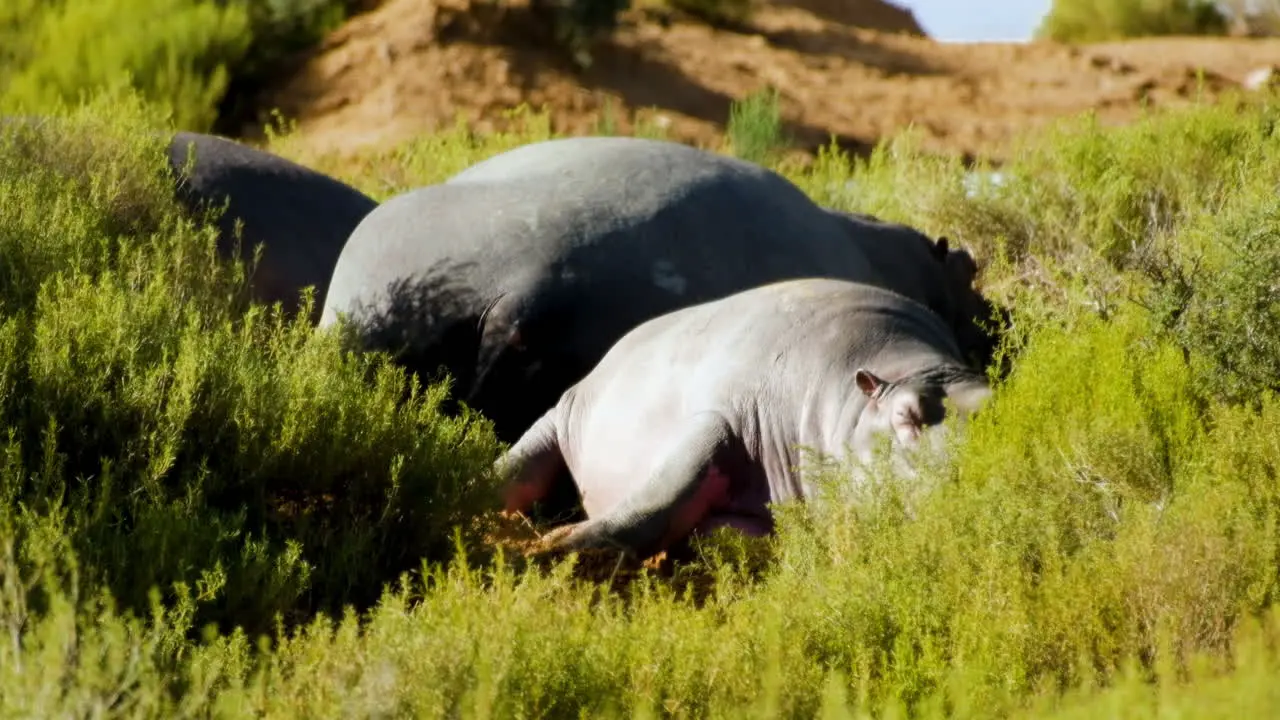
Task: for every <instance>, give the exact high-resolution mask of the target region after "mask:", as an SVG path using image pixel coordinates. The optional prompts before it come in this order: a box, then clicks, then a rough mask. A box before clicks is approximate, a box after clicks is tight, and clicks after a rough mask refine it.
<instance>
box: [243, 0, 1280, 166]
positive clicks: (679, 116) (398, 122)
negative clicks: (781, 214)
mask: <svg viewBox="0 0 1280 720" xmlns="http://www.w3.org/2000/svg"><path fill="white" fill-rule="evenodd" d="M854 6H857V7H854ZM876 8H879V11H878V13H877V12H876V11H875V9H876ZM842 13H843V14H842ZM851 18H860V19H862V20H864V21H867V22H872V23H879V24H881V26H882V27H886V28H890V29H892V30H894V31H895V32H886V31H883V30H869V29H866V28H864V27H855V26H853V25H851V24H850V22H849V21H850V19H851ZM864 24H865V23H864ZM1276 57H1280V41H1278V40H1259V39H1238V38H1215V39H1192V38H1172V39H1154V40H1139V41H1131V42H1124V43H1108V44H1099V45H1091V46H1081V47H1074V46H1068V45H1061V44H1056V43H1032V44H1016V43H983V44H950V43H938V42H934V41H932V40H930V39H928V38H927V37H924V36H923V34H922V33H921V32H920V30H919V26H918V25H917V24H916V23H915V20H914V18H912V17H911V15H910V13H907V12H905V11H900V10H896V8H894V7H892V6H888V5H884V4H883V3H876V2H868V1H867V0H860V2H844V3H842V2H840V0H782V1H781V2H777V3H775V4H771V5H766V6H763V7H762V8H761V9H760V10H759V11H758V12H757V14H756V15H755V17H754V18H753V19H752V21H751V27H750V28H748V29H746V30H745V31H729V30H723V29H716V28H712V27H709V26H707V25H705V24H703V23H700V22H697V21H691V20H685V19H681V18H679V17H675V16H673V15H671V14H670V13H665V12H659V11H656V10H653V9H652V8H649V9H639V10H633V11H631V12H629V13H628V14H627V15H626V17H625V19H624V23H623V26H622V27H621V28H620V30H619V31H618V33H617V35H616V38H615V40H614V41H613V42H612V43H611V44H610V45H608V46H606V47H603V48H600V49H599V50H598V51H597V52H596V60H595V63H594V64H593V66H592V67H591V68H590V69H589V70H587V71H585V72H581V73H576V72H574V71H573V70H572V68H571V67H569V65H568V64H567V63H566V62H564V60H563V59H562V58H561V57H560V56H559V55H558V54H557V53H555V52H554V51H552V50H550V49H549V48H548V43H547V40H546V37H545V33H542V32H541V31H540V30H539V26H538V25H537V24H536V23H534V22H533V21H532V19H531V16H530V14H529V12H528V9H527V7H524V6H522V5H520V4H507V5H504V6H499V5H497V4H495V3H493V2H487V1H485V0H390V2H387V3H386V4H384V5H383V6H382V7H380V8H378V9H377V10H374V11H371V12H368V13H365V14H363V15H360V16H358V17H356V18H354V19H352V20H351V21H350V22H349V23H347V24H346V25H345V26H344V27H342V28H340V29H339V30H337V31H336V32H334V33H333V34H332V35H331V36H330V37H329V38H328V39H327V40H326V41H325V42H324V44H323V45H322V46H321V47H320V48H319V49H317V50H316V51H314V52H313V53H311V54H310V55H309V56H308V57H306V58H304V59H303V61H302V62H301V64H300V66H299V68H298V69H297V71H296V72H294V73H292V74H290V75H289V76H288V77H286V78H284V79H283V80H282V81H281V82H280V83H279V84H278V85H277V86H275V87H273V88H271V89H269V90H268V91H267V92H266V93H265V94H264V96H263V98H262V101H261V103H260V106H261V107H264V108H269V107H277V108H279V109H280V110H281V111H282V112H283V113H284V114H285V115H286V116H287V117H290V118H294V119H296V120H297V121H298V124H299V128H300V129H301V131H302V133H303V135H304V138H305V142H306V143H307V144H308V146H310V147H313V148H314V149H316V150H319V151H321V152H322V153H326V154H327V153H329V152H337V153H338V154H346V152H351V151H357V150H359V149H360V148H363V147H368V146H370V145H375V146H386V145H388V144H391V143H394V142H396V141H398V140H401V139H403V138H405V137H406V136H409V135H412V134H416V133H421V132H425V131H431V130H435V129H439V128H441V127H447V126H450V125H452V124H453V122H454V121H455V117H456V116H459V115H460V116H462V117H465V118H467V119H468V120H469V121H470V122H471V123H472V124H473V126H474V127H475V128H477V129H478V130H482V131H483V130H493V129H498V128H502V127H504V126H505V123H506V122H507V121H506V120H505V119H504V111H506V110H508V109H511V108H513V107H515V106H518V105H519V104H521V103H529V104H530V105H533V106H535V107H537V106H545V107H547V108H549V110H550V114H551V120H552V126H553V128H554V129H555V130H556V131H558V132H563V133H569V134H582V133H588V132H592V131H593V129H594V128H596V127H597V123H598V122H599V120H600V117H601V115H602V111H603V110H604V107H605V103H606V100H607V99H611V100H612V103H613V107H614V110H615V114H616V117H617V126H618V128H619V130H621V131H623V132H630V131H631V130H632V129H633V127H634V121H635V119H637V118H643V119H645V120H647V121H649V122H651V123H656V124H658V125H659V126H662V127H664V128H665V129H666V131H667V133H668V136H670V137H672V138H673V139H676V140H680V141H684V142H689V143H692V144H696V145H702V146H708V145H711V144H713V143H716V142H718V138H719V137H720V134H721V132H722V130H723V127H724V124H725V122H726V121H727V119H728V114H729V105H730V102H731V101H733V100H734V99H740V98H742V97H743V96H745V95H746V94H748V93H750V92H752V91H755V90H757V89H760V88H762V87H764V86H765V85H766V84H768V85H772V86H774V87H776V88H778V89H779V91H780V95H781V102H782V107H783V114H784V119H785V120H786V122H787V130H788V131H789V132H790V133H791V135H792V136H793V137H794V138H795V139H796V140H797V142H798V145H799V146H800V147H801V148H804V149H809V150H812V149H814V148H816V147H817V146H818V145H821V144H824V143H825V142H826V141H827V140H828V138H830V137H831V136H832V135H834V136H835V137H836V138H838V140H839V142H840V143H841V144H842V145H843V146H845V147H846V148H847V149H849V150H851V151H855V152H859V151H865V150H866V149H868V148H869V147H870V146H871V145H873V144H874V143H875V142H876V141H877V140H879V139H881V138H883V137H885V136H887V135H889V134H892V133H894V132H895V131H898V130H900V129H902V128H904V127H906V126H907V125H909V124H915V125H916V126H917V127H918V128H920V129H921V130H923V133H924V142H925V145H926V147H927V148H928V149H930V150H934V151H939V152H948V153H958V154H961V155H963V156H966V157H974V156H985V157H989V158H992V159H994V160H997V161H999V160H1002V159H1004V158H1005V157H1006V153H1007V152H1008V145H1009V140H1010V139H1011V137H1012V136H1013V135H1014V134H1016V133H1018V132H1020V131H1022V130H1025V129H1028V128H1035V127H1039V126H1042V125H1044V124H1045V123H1047V122H1050V121H1052V120H1054V119H1056V118H1060V117H1062V116H1065V115H1073V114H1077V113H1080V112H1083V111H1087V110H1093V111H1096V112H1097V115H1098V117H1099V118H1100V120H1101V121H1102V122H1104V123H1123V122H1127V121H1130V120H1132V119H1133V118H1134V117H1135V116H1136V114H1137V113H1138V112H1139V110H1140V108H1141V106H1142V104H1143V103H1147V104H1149V105H1151V106H1155V107H1167V106H1175V105H1179V104H1185V103H1188V102H1190V101H1192V100H1193V99H1194V97H1195V95H1196V91H1197V82H1196V69H1197V68H1203V69H1204V70H1205V71H1206V72H1205V76H1206V80H1205V85H1204V90H1205V92H1206V93H1207V94H1209V95H1210V96H1212V95H1216V94H1218V93H1221V92H1223V91H1225V90H1229V89H1233V88H1236V87H1238V86H1239V84H1240V82H1241V81H1242V80H1243V79H1244V77H1245V76H1246V75H1247V74H1248V73H1249V71H1251V70H1253V69H1255V68H1257V67H1260V66H1263V65H1266V64H1267V63H1269V62H1272V61H1273V60H1274V58H1276ZM247 134H248V135H250V136H251V137H252V134H253V133H252V131H250V132H249V133H247Z"/></svg>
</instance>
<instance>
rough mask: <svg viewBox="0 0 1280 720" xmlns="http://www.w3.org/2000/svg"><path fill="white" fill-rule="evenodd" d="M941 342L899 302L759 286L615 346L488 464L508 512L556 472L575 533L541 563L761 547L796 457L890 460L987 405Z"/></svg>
mask: <svg viewBox="0 0 1280 720" xmlns="http://www.w3.org/2000/svg"><path fill="white" fill-rule="evenodd" d="M990 392H991V391H990V388H989V386H988V383H987V380H986V377H985V375H983V374H980V373H978V372H976V371H974V370H973V369H971V368H970V367H969V366H968V365H967V364H966V363H965V362H964V360H963V359H962V357H961V355H960V349H959V346H958V345H957V343H956V341H955V338H954V336H953V334H952V332H951V331H950V329H949V328H947V327H946V325H945V324H943V323H942V322H941V321H940V320H939V319H938V318H937V317H936V316H935V315H934V314H933V313H931V312H929V311H928V310H927V309H926V308H925V307H924V306H923V305H920V304H919V303H916V302H914V301H912V300H909V299H907V298H905V297H903V296H901V295H898V294H895V293H892V292H889V291H887V290H883V289H880V288H876V287H872V286H869V285H865V284H859V283H850V282H846V281H842V280H829V279H805V280H790V281H784V282H780V283H773V284H770V285H766V286H763V287H759V288H755V289H751V290H747V291H744V292H741V293H737V294H734V295H731V296H729V297H726V298H723V299H720V300H716V301H713V302H709V303H705V304H701V305H696V306H692V307H688V308H685V309H682V310H678V311H675V312H672V313H670V314H667V315H665V316H662V317H659V318H656V319H653V320H650V321H648V322H646V323H644V324H642V325H640V326H639V327H637V328H636V329H634V330H633V331H631V332H630V333H628V334H627V335H626V336H625V337H623V338H622V339H621V340H620V341H618V343H617V344H616V345H615V346H614V347H613V348H612V349H610V350H609V352H608V353H607V354H606V355H605V357H604V358H603V359H602V360H601V361H600V363H599V365H597V366H596V367H595V368H594V369H592V370H591V372H590V373H588V374H587V376H586V377H585V378H583V379H582V381H581V382H578V383H576V384H575V385H574V386H573V387H571V388H569V389H568V390H567V391H566V392H565V393H564V395H563V396H562V397H561V398H560V401H559V403H557V404H556V405H555V407H553V408H552V409H551V410H549V411H548V412H547V413H546V414H544V415H543V416H542V418H541V419H539V420H538V421H537V422H536V423H534V425H533V426H532V427H531V428H530V429H529V431H528V432H527V433H525V434H524V436H523V437H521V438H520V440H519V441H517V442H516V443H515V444H514V445H513V446H512V447H511V449H510V450H509V451H508V452H507V453H506V454H505V455H504V456H503V457H502V458H500V459H499V460H498V463H497V469H498V472H500V473H501V474H502V475H503V476H504V477H505V478H506V479H507V480H508V484H507V486H506V488H505V504H506V510H507V511H508V512H516V511H525V510H527V509H528V508H529V507H530V506H531V505H532V503H533V502H534V501H536V500H538V499H539V498H540V497H541V496H543V495H544V494H545V493H547V492H548V491H549V490H550V489H551V486H552V484H553V483H554V481H555V479H556V477H557V476H558V475H559V474H560V473H562V472H563V471H564V470H566V469H567V470H568V472H569V473H570V475H571V476H572V478H573V481H574V482H575V484H576V485H577V487H578V490H579V492H580V495H581V500H582V504H583V508H584V509H585V510H586V513H587V518H588V519H587V520H585V521H583V522H580V523H575V524H571V525H567V526H563V527H561V528H557V530H555V531H553V532H552V533H551V534H550V536H549V537H551V538H552V540H551V541H550V546H551V547H553V548H559V549H568V550H578V549H585V548H613V549H621V550H623V551H625V552H629V553H633V554H635V555H638V556H640V557H647V556H650V555H652V554H655V553H657V552H659V551H663V550H666V549H667V548H669V547H671V546H672V545H673V544H675V543H679V542H681V541H683V540H685V539H686V538H687V537H688V536H690V534H692V533H699V532H705V531H709V530H711V529H714V528H715V527H720V526H730V527H736V528H739V529H741V530H743V531H745V532H748V533H752V534H767V533H769V532H771V531H772V528H773V525H772V520H771V515H770V511H769V504H770V503H778V502H783V501H787V500H792V499H804V498H808V497H812V495H813V488H812V487H811V486H810V483H809V482H808V479H807V477H806V473H805V472H804V470H803V469H802V468H801V467H800V463H799V461H800V453H801V449H802V448H809V449H812V450H816V451H819V452H821V453H823V454H825V455H828V456H836V457H843V456H845V452H846V449H851V450H852V451H853V453H854V455H855V456H856V457H857V458H858V459H860V460H866V459H868V458H869V457H870V454H871V452H872V450H873V449H874V448H875V447H877V439H878V438H884V437H886V436H887V437H888V438H889V439H890V441H891V443H892V447H894V448H895V449H896V450H897V451H898V452H899V453H901V452H902V451H904V450H909V449H911V448H913V447H915V446H917V444H919V443H920V442H922V441H923V440H924V439H926V438H925V436H926V435H929V434H930V433H934V432H936V431H937V430H939V429H940V427H943V426H942V425H941V423H942V421H943V420H944V419H945V416H946V412H945V406H944V402H943V401H944V400H950V401H951V404H952V406H953V407H954V408H955V409H956V412H958V413H959V414H961V415H968V414H969V413H972V412H973V411H975V410H976V409H978V408H979V407H980V406H981V405H982V403H983V402H984V401H985V399H986V398H987V397H988V396H989V395H990Z"/></svg>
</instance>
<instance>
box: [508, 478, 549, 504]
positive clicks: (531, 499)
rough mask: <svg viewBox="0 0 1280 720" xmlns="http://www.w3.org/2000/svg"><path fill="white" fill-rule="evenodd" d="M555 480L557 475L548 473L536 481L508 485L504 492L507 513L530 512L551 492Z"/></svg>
mask: <svg viewBox="0 0 1280 720" xmlns="http://www.w3.org/2000/svg"><path fill="white" fill-rule="evenodd" d="M553 480H555V475H552V474H549V473H548V474H544V476H543V477H540V478H536V479H534V480H526V481H524V482H513V483H510V484H508V485H507V487H506V489H505V490H504V491H503V503H504V505H505V512H507V513H515V512H524V511H525V510H528V509H529V507H530V506H531V505H533V504H534V503H535V502H537V501H538V500H540V499H542V498H543V497H544V496H546V494H547V493H548V492H550V490H551V483H552V481H553Z"/></svg>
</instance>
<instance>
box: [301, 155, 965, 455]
mask: <svg viewBox="0 0 1280 720" xmlns="http://www.w3.org/2000/svg"><path fill="white" fill-rule="evenodd" d="M976 270H977V268H976V266H975V265H974V263H973V260H972V258H971V257H970V256H969V255H968V253H966V252H964V251H961V250H954V249H949V248H948V247H947V243H946V242H945V241H940V242H938V243H934V242H933V241H931V240H930V239H929V238H928V237H926V236H924V235H923V234H921V233H919V232H917V231H915V230H913V229H911V228H909V227H906V226H904V225H898V224H892V223H886V222H880V221H878V220H876V219H874V218H870V217H867V216H860V215H853V214H847V213H839V212H834V211H829V210H826V209H824V208H821V207H819V206H818V205H816V204H814V203H813V202H812V201H811V200H810V199H809V198H808V197H807V196H806V195H805V194H804V193H803V192H801V191H800V189H799V188H797V187H796V186H795V185H793V184H792V183H790V182H789V181H787V180H786V179H785V178H783V177H782V176H780V175H778V174H776V173H774V172H772V171H770V170H768V169H766V168H763V167H760V166H758V165H755V164H752V163H747V162H743V161H741V160H737V159H734V158H730V157H725V156H721V155H718V154H714V153H710V152H706V151H703V150H698V149H696V148H692V147H689V146H685V145H681V144H678V143H672V142H663V141H655V140H645V139H638V138H625V137H578V138H570V139H561V140H551V141H546V142H539V143H534V144H530V145H526V146H523V147H520V148H517V149H515V150H512V151H509V152H506V153H503V154H501V155H498V156H495V157H493V158H490V159H489V160H486V161H484V162H481V163H479V164H477V165H475V166H473V167H471V168H469V169H467V170H465V171H463V172H461V173H459V174H458V175H456V176H454V177H452V178H451V179H449V180H448V181H447V182H444V183H442V184H439V185H432V186H428V187H423V188H419V189H416V190H413V191H410V192H406V193H404V194H402V195H399V196H397V197H394V198H392V199H390V200H387V201H386V202H384V203H382V204H381V205H380V206H379V207H378V208H377V209H376V210H374V211H373V212H371V213H369V215H368V216H367V217H365V219H364V220H363V221H362V222H361V223H360V225H359V226H358V227H357V228H356V229H355V231H354V232H353V233H352V234H351V238H350V239H349V240H348V241H347V244H346V247H344V248H343V250H342V254H341V256H340V257H339V259H338V263H337V267H336V268H335V269H334V273H333V279H332V280H331V281H330V283H329V289H328V296H327V299H326V303H325V307H324V313H323V315H322V317H321V320H320V325H321V326H326V325H330V324H332V323H334V322H335V321H336V320H337V318H338V317H339V313H343V314H347V315H348V316H349V318H350V319H351V321H352V327H353V328H355V329H356V330H357V331H358V335H359V337H360V339H361V342H362V343H363V345H364V346H365V347H368V348H375V349H383V350H388V351H390V352H392V353H393V354H394V355H396V356H397V357H398V358H399V361H400V362H401V363H402V364H403V365H405V366H406V367H408V368H409V369H411V370H414V371H416V372H419V373H422V374H424V375H428V376H429V375H431V374H433V373H434V372H435V371H436V370H437V368H439V367H441V366H443V367H445V368H447V369H448V370H449V371H450V373H451V374H452V375H453V377H454V381H455V385H454V388H455V393H456V395H457V396H459V397H462V398H464V399H466V400H467V401H468V402H469V404H470V405H471V406H472V407H474V408H476V409H478V410H480V411H481V412H483V413H484V414H485V415H486V416H487V417H489V418H490V419H491V420H492V421H493V422H494V425H495V427H496V430H497V433H498V435H499V437H500V438H502V439H503V440H504V441H507V442H511V441H513V440H514V439H515V438H517V437H519V436H520V434H521V433H523V432H524V430H525V429H526V428H528V427H529V425H530V424H531V423H533V421H534V420H536V419H537V418H538V417H539V416H540V415H541V414H542V413H543V412H545V411H546V410H547V408H549V407H551V406H552V405H553V404H554V403H555V402H556V399H557V398H559V396H560V394H561V393H563V392H564V390H565V389H566V388H568V387H569V386H570V385H571V384H572V383H574V382H575V381H577V380H578V379H579V378H581V377H582V375H584V374H585V373H586V372H587V371H588V370H589V369H590V368H591V367H592V366H593V365H594V364H595V363H596V362H597V361H598V360H599V359H600V358H601V357H602V356H603V355H604V353H605V352H606V351H607V350H608V349H609V347H610V346H612V345H613V343H614V342H616V341H617V340H618V338H620V337H622V335H623V334H625V333H626V332H627V331H629V330H631V329H632V328H634V327H636V326H637V325H639V324H640V323H642V322H644V321H646V320H648V319H650V318H653V317H657V316H659V315H662V314H664V313H667V312H670V311H672V310H676V309H679V308H682V307H687V306H689V305H693V304H697V303H701V302H705V301H708V300H714V299H717V298H721V297H725V296H726V295H729V294H731V293H734V292H738V291H740V290H745V289H747V288H751V287H756V286H759V285H762V284H765V283H769V282H773V281H777V280H783V279H788V278H798V277H809V276H826V277H833V278H843V279H846V280H856V281H860V282H866V283H870V284H874V285H878V286H881V287H886V288H890V289H893V290H896V291H898V292H900V293H902V294H903V295H906V296H907V297H910V298H913V299H915V300H918V301H920V302H922V303H924V304H925V305H926V306H927V307H929V308H930V309H932V310H934V311H935V312H937V313H938V314H939V316H940V317H942V318H944V320H945V321H946V322H947V323H948V324H950V325H952V326H953V327H956V328H958V329H957V335H958V336H960V337H962V338H965V339H966V340H967V341H968V342H967V343H966V345H967V347H965V350H966V351H972V350H976V354H977V355H979V356H982V355H983V354H984V353H985V354H986V355H987V356H989V354H990V338H989V337H987V336H985V335H983V334H982V333H981V332H980V331H978V329H977V328H976V326H975V325H974V318H975V316H982V317H985V311H983V310H981V309H980V310H977V311H975V310H974V308H985V307H987V306H986V305H985V304H984V303H985V301H984V300H983V299H982V298H981V297H980V296H979V295H978V294H977V292H976V291H975V290H974V289H973V287H972V281H973V274H974V273H975V272H976Z"/></svg>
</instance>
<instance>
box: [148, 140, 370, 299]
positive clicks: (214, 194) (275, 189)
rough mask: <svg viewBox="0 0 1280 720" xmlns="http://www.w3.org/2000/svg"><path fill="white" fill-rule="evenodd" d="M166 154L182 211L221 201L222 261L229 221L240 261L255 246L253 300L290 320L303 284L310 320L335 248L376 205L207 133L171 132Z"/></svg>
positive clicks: (321, 177)
mask: <svg viewBox="0 0 1280 720" xmlns="http://www.w3.org/2000/svg"><path fill="white" fill-rule="evenodd" d="M188 153H190V157H191V164H190V165H189V166H188V165H187V163H188V157H189V155H188ZM168 155H169V167H170V170H171V171H172V173H173V178H174V182H175V188H176V191H177V197H178V199H179V200H180V201H181V202H182V203H183V204H184V205H185V206H186V207H187V208H188V209H189V210H191V211H193V212H201V211H203V210H204V209H205V208H208V207H215V208H219V207H222V205H223V203H226V211H225V212H223V213H222V214H221V215H220V216H219V217H218V220H217V226H218V230H219V249H220V250H221V251H222V253H223V255H224V256H228V257H229V256H230V254H231V252H232V249H233V247H234V241H235V239H236V237H237V236H236V234H235V228H236V224H237V222H240V223H243V228H242V235H241V236H240V239H241V246H240V256H241V258H242V259H243V260H245V261H249V260H251V259H252V258H253V253H254V249H255V248H256V247H257V246H258V245H262V246H263V249H262V258H261V260H260V262H259V264H258V266H257V269H256V272H255V274H254V275H253V277H252V278H251V280H250V286H251V293H252V295H253V298H254V299H255V300H257V301H259V302H263V303H274V302H279V303H281V305H282V306H283V308H284V309H285V311H286V312H288V313H290V314H293V313H295V312H296V311H297V310H298V304H299V299H300V297H301V293H302V289H303V288H305V287H307V286H311V287H314V288H315V308H314V313H313V318H312V319H313V320H314V319H317V318H318V316H319V313H320V309H321V308H322V307H323V306H324V293H325V290H326V289H327V288H328V286H329V278H330V276H331V275H332V274H333V267H334V264H335V263H337V261H338V255H339V254H340V253H341V252H342V246H343V244H344V243H346V241H347V237H348V236H349V235H350V234H351V231H352V230H354V229H355V227H356V225H358V224H359V223H360V221H361V220H362V219H364V216H365V215H367V214H368V213H369V211H371V210H373V209H374V208H375V207H377V202H375V201H374V200H373V199H372V198H370V197H368V196H366V195H365V194H364V193H361V192H360V191H358V190H356V189H355V188H353V187H351V186H349V185H347V184H346V183H343V182H341V181H339V180H336V179H334V178H331V177H329V176H328V175H325V174H323V173H320V172H316V171H315V170H311V169H310V168H306V167H304V166H302V165H299V164H297V163H295V162H292V161H290V160H286V159H285V158H282V157H280V156H278V155H275V154H273V153H269V152H264V151H262V150H257V149H254V148H251V147H249V146H247V145H243V144H241V143H238V142H235V141H232V140H228V139H226V138H221V137H217V136H215V135H204V134H200V133H191V132H179V133H176V134H175V135H174V136H173V139H172V140H171V141H170V142H169V146H168Z"/></svg>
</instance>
